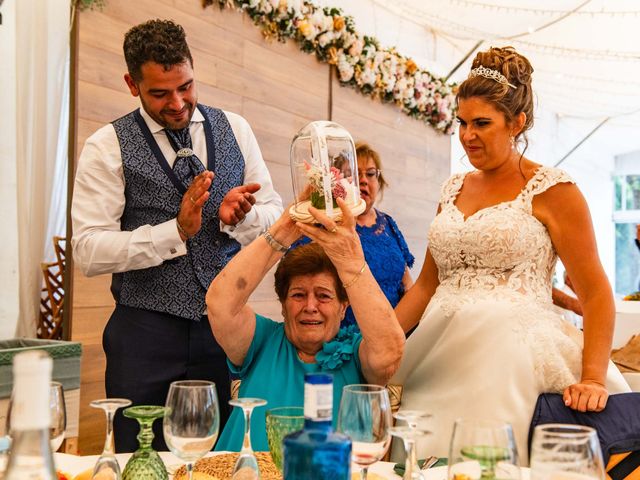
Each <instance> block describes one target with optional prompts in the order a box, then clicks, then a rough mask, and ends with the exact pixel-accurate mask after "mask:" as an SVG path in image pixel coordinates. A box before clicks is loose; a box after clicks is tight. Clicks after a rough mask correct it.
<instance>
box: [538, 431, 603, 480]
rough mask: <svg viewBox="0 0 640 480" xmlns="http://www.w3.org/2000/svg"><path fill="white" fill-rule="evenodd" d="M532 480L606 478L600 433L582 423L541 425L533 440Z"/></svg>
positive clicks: (597, 479)
mask: <svg viewBox="0 0 640 480" xmlns="http://www.w3.org/2000/svg"><path fill="white" fill-rule="evenodd" d="M531 478H532V480H560V479H565V480H566V479H574V480H580V479H585V480H589V479H595V480H604V478H605V473H604V461H603V459H602V450H601V449H600V442H599V441H598V435H597V433H596V431H595V430H594V429H593V428H590V427H585V426H582V425H563V424H559V423H551V424H547V425H538V426H536V428H535V429H534V431H533V441H532V443H531Z"/></svg>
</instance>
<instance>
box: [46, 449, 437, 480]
mask: <svg viewBox="0 0 640 480" xmlns="http://www.w3.org/2000/svg"><path fill="white" fill-rule="evenodd" d="M217 453H229V452H211V453H210V454H208V455H207V456H211V455H216V454H217ZM159 454H160V457H161V458H162V461H163V462H164V464H165V465H166V466H167V470H168V471H169V472H173V471H175V470H176V469H177V468H178V467H180V466H181V465H182V464H183V462H182V461H181V460H180V459H179V458H178V457H176V456H175V455H173V454H172V453H171V452H159ZM130 456H131V454H130V453H118V454H117V455H116V457H117V458H118V463H120V468H122V469H124V466H125V465H126V464H127V460H129V457H130ZM96 460H98V455H89V456H77V455H69V454H66V453H55V454H54V461H55V463H56V468H57V469H58V470H59V471H61V472H64V473H68V474H71V475H77V474H79V473H81V472H83V471H85V470H87V469H90V468H92V467H93V466H94V465H95V463H96ZM394 465H395V463H392V462H378V463H376V464H374V465H372V466H371V467H369V472H370V473H376V474H378V475H379V476H381V477H382V478H384V479H388V480H397V479H401V478H402V477H400V476H398V475H396V474H395V473H394V471H393V467H394ZM358 470H359V469H358V467H357V466H355V465H354V466H353V467H352V471H353V472H357V471H358ZM427 473H428V475H426V476H425V478H426V480H445V478H446V476H447V469H446V467H436V468H432V469H430V470H429V471H428V472H427ZM169 478H171V476H170V477H169Z"/></svg>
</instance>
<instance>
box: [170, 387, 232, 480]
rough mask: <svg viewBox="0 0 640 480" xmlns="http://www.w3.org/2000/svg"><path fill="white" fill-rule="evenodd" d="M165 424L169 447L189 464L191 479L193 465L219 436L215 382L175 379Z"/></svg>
mask: <svg viewBox="0 0 640 480" xmlns="http://www.w3.org/2000/svg"><path fill="white" fill-rule="evenodd" d="M162 426H163V432H164V440H165V442H167V446H168V447H169V450H171V453H173V454H174V455H175V456H176V457H178V458H179V459H181V460H183V461H184V462H185V463H186V468H187V475H188V476H189V480H191V479H192V477H193V464H194V463H195V462H196V461H197V460H199V459H200V458H202V457H203V456H204V455H205V454H206V453H207V452H209V451H210V450H211V449H212V448H213V445H214V444H215V443H216V439H217V438H218V430H219V428H220V410H219V407H218V395H217V394H216V386H215V384H214V383H213V382H208V381H205V380H182V381H178V382H172V383H171V386H170V387H169V394H168V395H167V403H166V414H165V416H164V420H163V422H162Z"/></svg>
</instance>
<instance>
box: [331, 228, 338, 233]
mask: <svg viewBox="0 0 640 480" xmlns="http://www.w3.org/2000/svg"><path fill="white" fill-rule="evenodd" d="M329 231H330V232H331V233H336V232H337V231H338V227H333V228H332V229H331V230H329Z"/></svg>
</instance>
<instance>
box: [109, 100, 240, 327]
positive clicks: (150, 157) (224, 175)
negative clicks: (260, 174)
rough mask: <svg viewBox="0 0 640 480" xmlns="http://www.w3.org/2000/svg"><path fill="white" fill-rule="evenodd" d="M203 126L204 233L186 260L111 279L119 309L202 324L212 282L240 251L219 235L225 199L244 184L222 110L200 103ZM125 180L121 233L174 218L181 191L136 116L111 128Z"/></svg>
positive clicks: (193, 243) (189, 242) (237, 149)
mask: <svg viewBox="0 0 640 480" xmlns="http://www.w3.org/2000/svg"><path fill="white" fill-rule="evenodd" d="M198 108H199V109H200V111H201V112H202V114H203V116H204V118H205V121H204V129H205V132H206V143H207V157H208V165H207V169H208V170H210V171H212V172H215V177H214V179H213V182H212V184H211V187H210V188H209V192H210V197H209V199H208V200H207V202H206V203H205V205H204V208H203V211H202V228H201V229H200V231H199V232H198V233H197V234H196V235H195V236H194V237H193V238H191V239H189V240H187V254H186V255H182V256H180V257H176V258H174V259H171V260H167V261H165V262H164V263H162V264H161V265H158V266H156V267H150V268H144V269H141V270H131V271H128V272H122V273H115V274H113V277H112V283H111V291H112V293H113V296H114V298H115V300H116V302H118V303H119V304H122V305H127V306H130V307H136V308H141V309H144V310H153V311H157V312H163V313H169V314H171V315H177V316H179V317H183V318H186V319H190V320H196V321H198V320H200V318H201V316H202V313H203V312H204V310H205V294H206V291H207V288H208V287H209V284H210V283H211V281H212V280H213V279H214V277H215V276H216V275H217V274H218V272H220V270H222V268H224V266H225V265H226V264H227V262H228V261H229V260H230V259H231V258H232V257H233V256H234V255H235V254H236V253H237V252H238V251H239V250H240V244H239V243H238V242H237V241H235V240H233V239H231V238H230V237H229V236H228V235H226V234H224V233H222V232H220V229H219V218H218V210H219V209H220V204H221V203H222V200H223V198H224V196H225V194H226V193H227V192H228V191H229V190H230V189H232V188H234V187H237V186H239V185H242V183H243V179H244V158H243V156H242V153H241V152H240V147H239V146H238V142H237V141H236V138H235V136H234V134H233V131H232V129H231V125H230V124H229V121H228V120H227V117H226V116H225V114H224V112H222V110H218V109H215V108H211V107H207V106H204V105H198ZM113 126H114V128H115V131H116V135H117V136H118V141H119V143H120V152H121V154H122V166H123V171H124V182H125V200H126V202H125V208H124V212H123V214H122V218H121V220H120V228H121V229H122V230H123V231H131V230H135V229H136V228H138V227H140V226H142V225H158V224H160V223H163V222H166V221H168V220H171V219H173V218H176V217H177V216H178V212H179V210H180V201H181V200H182V196H183V195H184V193H185V192H186V189H185V188H184V187H183V186H182V184H181V183H180V181H179V180H178V178H177V177H176V176H175V175H174V173H173V170H172V169H171V167H170V166H169V164H168V163H167V161H166V159H165V158H164V156H163V155H162V152H161V151H160V148H159V147H158V144H157V143H156V141H155V140H154V138H153V136H152V134H151V131H150V130H149V128H148V127H147V124H146V123H145V121H144V119H143V118H142V115H140V112H139V111H138V110H136V111H134V112H132V113H129V114H128V115H125V116H124V117H122V118H119V119H118V120H116V121H114V122H113Z"/></svg>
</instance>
